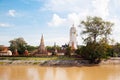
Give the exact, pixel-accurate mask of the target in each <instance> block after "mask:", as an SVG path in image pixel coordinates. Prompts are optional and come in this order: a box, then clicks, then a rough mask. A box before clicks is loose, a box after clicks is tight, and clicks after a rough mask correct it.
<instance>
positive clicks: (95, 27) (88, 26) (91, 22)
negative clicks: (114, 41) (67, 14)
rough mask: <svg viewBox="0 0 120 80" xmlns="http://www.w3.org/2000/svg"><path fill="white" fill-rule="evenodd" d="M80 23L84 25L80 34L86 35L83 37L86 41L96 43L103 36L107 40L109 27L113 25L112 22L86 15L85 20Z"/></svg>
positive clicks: (109, 32)
mask: <svg viewBox="0 0 120 80" xmlns="http://www.w3.org/2000/svg"><path fill="white" fill-rule="evenodd" d="M81 24H83V25H84V30H83V31H82V34H84V35H87V37H86V38H85V39H84V41H85V42H86V43H87V42H95V43H96V42H97V41H99V40H101V39H103V38H104V39H105V40H106V41H107V38H108V35H109V34H111V30H112V28H111V27H112V26H113V23H111V22H108V21H103V19H102V18H100V17H87V20H86V21H82V22H81Z"/></svg>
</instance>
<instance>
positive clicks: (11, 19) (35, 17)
mask: <svg viewBox="0 0 120 80" xmlns="http://www.w3.org/2000/svg"><path fill="white" fill-rule="evenodd" d="M86 16H99V17H102V18H103V19H104V20H108V21H111V22H113V23H115V25H114V27H113V33H112V35H111V38H113V39H115V41H116V42H120V0H0V45H6V46H9V41H10V40H12V39H14V38H18V37H23V38H24V39H25V41H26V42H27V43H28V44H30V45H34V46H38V45H39V44H40V38H41V35H42V34H43V35H44V40H45V45H54V42H56V44H57V45H62V44H65V43H68V42H69V29H70V27H71V26H72V24H74V25H75V27H76V28H77V31H78V44H82V39H81V35H80V31H81V29H80V28H78V27H77V26H78V25H79V24H80V21H81V20H84V19H85V18H86Z"/></svg>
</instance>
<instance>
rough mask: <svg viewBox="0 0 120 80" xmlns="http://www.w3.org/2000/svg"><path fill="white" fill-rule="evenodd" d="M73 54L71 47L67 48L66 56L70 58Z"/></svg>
mask: <svg viewBox="0 0 120 80" xmlns="http://www.w3.org/2000/svg"><path fill="white" fill-rule="evenodd" d="M71 52H72V49H71V47H67V48H66V52H65V55H67V56H70V54H71Z"/></svg>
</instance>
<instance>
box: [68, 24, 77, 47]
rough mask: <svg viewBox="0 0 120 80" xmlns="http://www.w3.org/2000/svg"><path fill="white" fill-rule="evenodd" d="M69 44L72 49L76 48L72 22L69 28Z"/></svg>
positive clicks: (75, 35)
mask: <svg viewBox="0 0 120 80" xmlns="http://www.w3.org/2000/svg"><path fill="white" fill-rule="evenodd" d="M69 46H70V47H71V48H72V49H77V30H76V28H75V27H74V24H73V25H72V27H71V28H70V42H69Z"/></svg>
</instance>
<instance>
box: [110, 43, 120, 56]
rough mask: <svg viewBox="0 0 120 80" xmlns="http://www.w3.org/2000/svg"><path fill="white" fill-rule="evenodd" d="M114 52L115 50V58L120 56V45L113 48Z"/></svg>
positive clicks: (117, 44)
mask: <svg viewBox="0 0 120 80" xmlns="http://www.w3.org/2000/svg"><path fill="white" fill-rule="evenodd" d="M113 50H114V53H113V55H112V56H114V57H117V56H120V43H116V44H115V45H114V46H113Z"/></svg>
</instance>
